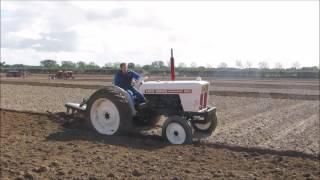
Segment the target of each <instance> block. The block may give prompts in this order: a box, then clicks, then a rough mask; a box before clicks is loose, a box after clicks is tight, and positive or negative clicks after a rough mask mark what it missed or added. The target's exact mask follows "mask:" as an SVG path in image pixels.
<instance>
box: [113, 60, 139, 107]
mask: <svg viewBox="0 0 320 180" xmlns="http://www.w3.org/2000/svg"><path fill="white" fill-rule="evenodd" d="M140 78H141V76H140V74H138V73H136V72H134V71H131V70H128V66H127V64H126V63H121V64H120V70H119V71H118V72H117V73H116V74H115V76H114V81H113V83H114V85H116V86H119V87H121V88H122V89H124V90H125V91H127V92H128V93H129V95H130V96H131V98H132V100H133V101H134V103H135V105H139V104H140V103H144V102H145V99H144V96H143V95H142V94H141V93H140V92H139V91H138V90H137V89H136V88H134V87H133V85H132V80H139V79H140Z"/></svg>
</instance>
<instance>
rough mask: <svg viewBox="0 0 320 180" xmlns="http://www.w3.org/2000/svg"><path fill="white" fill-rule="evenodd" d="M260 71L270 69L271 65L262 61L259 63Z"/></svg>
mask: <svg viewBox="0 0 320 180" xmlns="http://www.w3.org/2000/svg"><path fill="white" fill-rule="evenodd" d="M258 66H259V68H260V69H269V65H268V63H267V62H266V61H261V62H259V63H258Z"/></svg>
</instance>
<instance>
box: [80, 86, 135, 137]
mask: <svg viewBox="0 0 320 180" xmlns="http://www.w3.org/2000/svg"><path fill="white" fill-rule="evenodd" d="M86 109H87V112H86V113H87V124H88V126H89V127H90V128H92V129H94V130H95V131H96V132H98V133H99V134H103V135H117V134H121V133H124V132H129V131H130V130H131V128H132V112H131V109H130V107H129V105H128V101H126V99H125V97H124V96H121V95H120V94H119V93H118V92H115V91H113V90H111V89H102V90H98V91H96V92H95V93H94V94H93V95H92V96H91V97H90V98H89V100H88V102H87V108H86Z"/></svg>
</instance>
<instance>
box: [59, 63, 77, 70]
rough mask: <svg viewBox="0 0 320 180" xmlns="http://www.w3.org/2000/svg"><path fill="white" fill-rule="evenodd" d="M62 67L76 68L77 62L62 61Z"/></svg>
mask: <svg viewBox="0 0 320 180" xmlns="http://www.w3.org/2000/svg"><path fill="white" fill-rule="evenodd" d="M61 68H62V69H75V68H76V64H75V63H74V62H72V61H62V62H61Z"/></svg>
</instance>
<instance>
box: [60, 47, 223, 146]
mask: <svg viewBox="0 0 320 180" xmlns="http://www.w3.org/2000/svg"><path fill="white" fill-rule="evenodd" d="M174 79H175V76H174V59H173V55H172V50H171V81H147V82H141V83H138V85H139V86H140V87H138V88H139V90H140V92H141V93H143V95H144V97H145V100H146V103H143V104H140V105H138V106H135V105H134V102H133V100H132V98H131V97H130V95H129V94H128V93H127V92H126V91H125V90H123V89H122V88H120V87H117V86H113V87H106V88H101V89H99V90H97V91H96V92H94V93H93V94H92V95H91V96H90V97H89V98H87V99H85V100H84V101H83V102H82V103H80V104H77V103H66V104H65V106H66V108H67V112H68V113H69V114H71V115H75V114H77V115H80V116H81V117H84V119H86V121H87V123H88V126H90V128H92V129H93V130H95V131H96V132H98V133H99V134H103V135H118V134H122V133H130V132H133V131H135V130H137V129H138V130H139V129H148V128H152V127H154V126H155V124H157V125H159V124H160V127H161V129H162V130H161V134H162V136H163V137H164V138H165V139H167V140H168V141H169V142H170V143H171V144H190V143H192V142H193V139H194V138H199V137H200V138H202V137H207V136H210V135H211V134H212V132H213V131H214V130H215V128H216V126H217V117H216V108H215V107H211V106H209V105H208V98H209V83H208V82H207V81H202V80H201V79H198V80H195V81H175V80H174ZM159 116H161V117H165V118H164V119H163V118H162V121H161V122H160V123H159V122H153V119H156V118H155V117H159ZM145 127H147V128H145Z"/></svg>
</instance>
